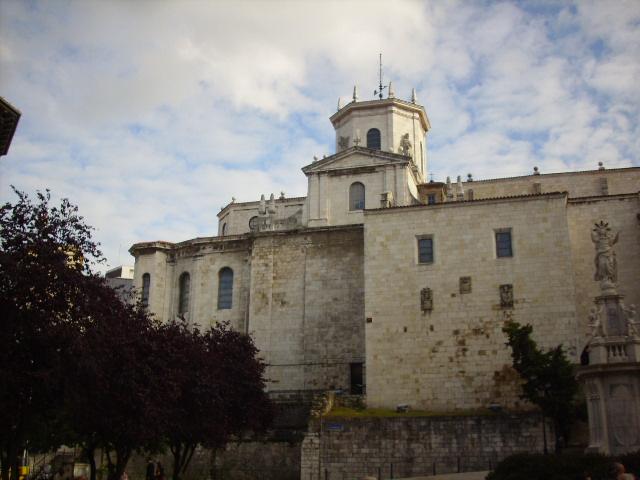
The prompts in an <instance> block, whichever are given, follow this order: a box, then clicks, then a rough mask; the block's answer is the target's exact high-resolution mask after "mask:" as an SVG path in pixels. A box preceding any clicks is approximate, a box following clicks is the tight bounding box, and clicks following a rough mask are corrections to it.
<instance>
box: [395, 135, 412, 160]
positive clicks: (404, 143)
mask: <svg viewBox="0 0 640 480" xmlns="http://www.w3.org/2000/svg"><path fill="white" fill-rule="evenodd" d="M411 146H412V145H411V140H409V134H408V133H405V134H404V135H402V137H401V138H400V146H399V147H398V153H399V154H401V155H408V156H409V157H410V156H411Z"/></svg>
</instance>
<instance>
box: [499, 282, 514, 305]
mask: <svg viewBox="0 0 640 480" xmlns="http://www.w3.org/2000/svg"><path fill="white" fill-rule="evenodd" d="M500 306H501V307H502V308H513V285H511V284H510V283H508V284H505V285H500Z"/></svg>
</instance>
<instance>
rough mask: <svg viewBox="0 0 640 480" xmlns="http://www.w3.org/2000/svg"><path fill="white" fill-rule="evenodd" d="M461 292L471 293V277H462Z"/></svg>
mask: <svg viewBox="0 0 640 480" xmlns="http://www.w3.org/2000/svg"><path fill="white" fill-rule="evenodd" d="M460 293H471V277H460Z"/></svg>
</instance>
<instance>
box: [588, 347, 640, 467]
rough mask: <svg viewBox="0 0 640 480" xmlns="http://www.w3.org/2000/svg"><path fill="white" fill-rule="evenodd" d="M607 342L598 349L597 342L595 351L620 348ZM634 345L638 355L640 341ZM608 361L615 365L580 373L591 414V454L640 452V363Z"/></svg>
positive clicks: (591, 367)
mask: <svg viewBox="0 0 640 480" xmlns="http://www.w3.org/2000/svg"><path fill="white" fill-rule="evenodd" d="M604 340H606V343H605V344H603V345H598V346H596V345H594V344H595V340H594V343H592V346H593V347H594V349H596V350H597V349H600V350H599V351H600V352H606V351H611V350H607V349H610V348H611V346H612V345H617V344H615V343H614V344H612V343H609V340H610V339H604ZM611 340H613V339H611ZM634 345H635V346H634V349H633V350H634V352H635V353H634V354H635V355H637V354H638V352H639V350H640V340H637V339H636V340H635V344H634ZM616 348H617V347H616ZM591 352H592V353H594V351H593V350H592V351H591ZM598 355H600V354H598ZM628 356H629V355H628ZM608 358H610V359H612V360H613V361H611V362H609V363H597V364H595V365H588V366H584V367H580V368H579V370H578V379H579V380H580V382H581V383H583V385H584V393H585V396H586V400H587V408H588V411H589V440H590V441H589V447H588V448H587V452H600V453H604V454H607V455H620V454H623V453H627V452H633V451H636V450H638V449H640V362H638V361H637V360H636V361H633V362H631V361H618V360H617V359H618V358H619V357H618V356H616V355H613V356H610V357H608ZM637 358H638V357H636V359H637ZM594 360H595V359H594Z"/></svg>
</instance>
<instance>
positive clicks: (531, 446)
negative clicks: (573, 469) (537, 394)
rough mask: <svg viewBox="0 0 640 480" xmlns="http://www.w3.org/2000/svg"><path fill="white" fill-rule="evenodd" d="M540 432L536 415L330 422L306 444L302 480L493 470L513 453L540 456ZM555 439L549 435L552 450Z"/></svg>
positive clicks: (339, 419) (355, 419) (306, 440)
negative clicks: (534, 453) (537, 454)
mask: <svg viewBox="0 0 640 480" xmlns="http://www.w3.org/2000/svg"><path fill="white" fill-rule="evenodd" d="M541 426H542V424H541V419H540V416H539V415H537V414H497V415H484V416H482V415H476V416H443V417H404V418H397V417H396V418H393V417H392V418H352V419H346V418H331V417H329V418H325V419H323V420H322V423H321V426H320V427H319V428H318V431H315V432H312V433H309V434H307V436H306V437H305V439H304V441H303V442H302V459H301V471H300V480H324V479H329V480H336V479H340V480H341V479H343V478H344V479H355V478H362V477H364V476H366V475H369V476H373V477H376V478H390V477H391V474H393V477H392V478H400V477H411V476H419V475H420V476H422V475H432V474H433V473H434V471H435V472H436V473H451V472H458V471H461V472H464V471H474V470H489V469H490V468H491V467H492V466H495V465H496V463H497V462H498V461H500V460H501V459H503V458H504V457H507V456H509V455H512V454H514V453H519V452H529V453H531V452H541V451H542V450H543V433H542V427H541ZM552 437H553V434H552V433H551V431H550V430H547V441H548V442H549V448H550V449H552V448H553V445H552V443H553V441H552ZM391 470H393V472H392V471H391ZM378 474H380V475H381V477H378Z"/></svg>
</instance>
